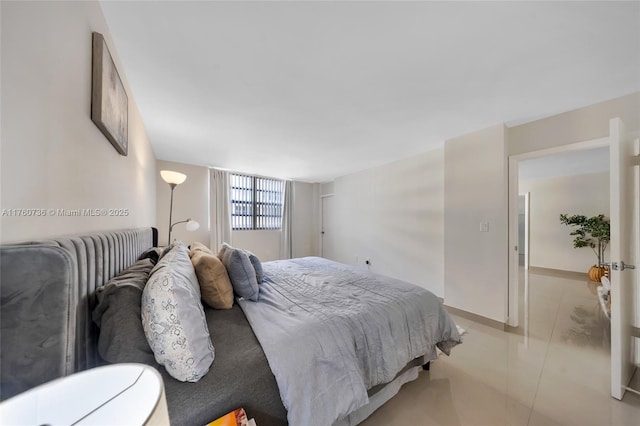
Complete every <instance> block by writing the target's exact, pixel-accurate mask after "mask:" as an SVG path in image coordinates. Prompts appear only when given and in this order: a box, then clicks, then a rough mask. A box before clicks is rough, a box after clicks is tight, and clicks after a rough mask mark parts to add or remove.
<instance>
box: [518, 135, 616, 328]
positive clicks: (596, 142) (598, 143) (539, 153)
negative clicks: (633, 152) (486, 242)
mask: <svg viewBox="0 0 640 426" xmlns="http://www.w3.org/2000/svg"><path fill="white" fill-rule="evenodd" d="M609 145H610V143H609V136H606V137H603V138H597V139H591V140H587V141H583V142H574V143H569V144H566V145H560V146H555V147H552V148H545V149H540V150H536V151H530V152H525V153H522V154H516V155H510V156H509V197H508V209H509V212H508V218H509V238H508V244H509V245H508V249H509V250H508V253H509V259H508V265H509V272H508V274H509V282H508V284H507V294H508V298H507V299H508V300H507V304H508V306H507V308H508V310H507V312H508V316H507V325H509V326H511V327H517V326H518V309H519V305H518V297H519V286H518V280H519V261H518V260H519V259H518V197H519V195H520V191H519V187H520V182H519V176H518V168H519V167H518V163H519V162H520V161H523V160H530V159H532V158H538V157H544V156H547V155H553V154H560V153H563V152H570V151H582V150H586V149H593V148H601V147H605V146H609ZM514 248H515V249H514ZM527 251H528V250H527Z"/></svg>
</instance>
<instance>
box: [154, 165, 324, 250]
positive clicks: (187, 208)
mask: <svg viewBox="0 0 640 426" xmlns="http://www.w3.org/2000/svg"><path fill="white" fill-rule="evenodd" d="M160 170H173V171H175V172H180V173H184V174H186V175H187V180H185V181H184V183H182V184H180V185H178V186H177V187H176V189H175V191H174V194H173V222H174V223H175V222H177V221H180V220H185V219H188V218H191V219H193V220H195V221H197V222H198V223H199V224H200V228H199V229H198V230H196V231H193V232H190V231H187V230H186V227H185V225H184V224H179V225H176V226H175V227H174V228H173V233H172V235H171V238H172V239H174V238H175V239H179V240H181V241H183V242H184V243H185V244H190V243H192V242H193V241H200V242H201V243H203V244H205V245H206V246H209V244H210V243H211V241H210V233H211V227H210V223H209V221H210V215H209V169H208V168H207V167H202V166H194V165H191V164H184V163H176V162H172V161H162V160H158V161H157V173H156V185H157V209H158V214H157V224H156V226H157V227H158V238H159V241H160V244H166V243H167V237H168V229H169V202H170V196H171V190H170V188H169V185H168V184H167V183H166V182H165V181H163V180H162V178H161V177H160ZM293 186H294V205H293V212H294V219H293V223H292V227H293V255H294V257H303V256H314V255H317V254H318V250H317V245H318V243H317V235H316V234H317V221H318V217H317V208H316V204H317V197H315V196H314V194H316V193H317V191H318V188H316V187H317V186H318V185H314V184H310V183H304V182H294V183H293ZM228 243H229V244H232V245H234V246H236V247H241V248H245V249H247V250H250V251H252V252H253V253H255V254H256V255H257V256H258V257H259V258H260V260H262V261H263V262H266V261H269V260H277V259H280V231H279V230H258V231H233V232H232V235H231V241H228Z"/></svg>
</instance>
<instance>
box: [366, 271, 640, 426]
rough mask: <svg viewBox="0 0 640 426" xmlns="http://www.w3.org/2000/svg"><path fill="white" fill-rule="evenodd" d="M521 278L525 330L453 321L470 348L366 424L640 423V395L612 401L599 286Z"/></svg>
mask: <svg viewBox="0 0 640 426" xmlns="http://www.w3.org/2000/svg"><path fill="white" fill-rule="evenodd" d="M525 277H526V278H527V279H526V280H525ZM521 278H522V279H521V280H520V295H521V296H520V297H521V305H520V324H521V326H520V327H518V328H517V329H514V330H512V331H500V330H497V329H495V328H492V327H489V326H486V325H483V324H480V323H478V322H474V321H470V320H467V319H464V318H460V317H458V316H454V320H455V321H456V323H457V324H458V325H460V326H462V327H463V328H465V329H466V330H467V334H466V335H464V336H463V340H464V343H463V344H462V345H460V346H458V347H456V348H454V350H453V353H452V356H451V357H446V356H444V355H442V356H441V357H440V359H438V360H436V361H435V362H433V363H432V364H431V371H429V372H421V373H420V377H419V378H418V380H416V381H414V382H412V383H408V384H407V385H405V386H404V387H403V388H402V389H401V390H400V392H399V394H398V396H397V397H396V398H394V399H392V400H391V401H390V402H388V403H387V404H386V405H384V406H383V407H381V408H380V409H379V410H378V411H377V412H375V413H374V414H373V415H372V416H371V417H370V418H369V419H367V420H366V421H365V422H364V423H362V424H363V425H365V426H377V425H387V426H388V425H473V426H483V425H487V426H497V425H518V426H519V425H532V426H533V425H536V426H537V425H541V426H542V425H544V426H552V425H580V426H587V425H594V426H604V425H624V426H626V425H628V426H637V425H638V424H640V396H638V395H635V394H632V393H631V392H627V393H626V395H625V397H624V400H623V401H622V402H620V401H616V400H615V399H613V398H611V397H610V396H609V389H610V382H609V380H610V379H609V375H610V374H609V370H610V354H609V353H610V349H609V345H610V343H609V342H610V333H609V320H608V319H607V318H606V317H605V316H604V315H603V314H602V312H601V310H600V306H599V304H598V300H597V297H596V296H595V288H594V287H593V283H591V285H590V284H588V282H587V279H586V276H585V279H575V278H563V277H561V276H553V275H550V274H542V273H532V272H529V273H528V274H527V275H525V273H524V271H523V270H521ZM525 285H526V286H525ZM526 288H528V292H525V289H526ZM525 296H526V301H527V302H528V308H527V309H525ZM638 376H640V374H636V377H634V382H635V384H634V385H633V386H634V387H635V388H636V389H640V385H639V384H640V377H638Z"/></svg>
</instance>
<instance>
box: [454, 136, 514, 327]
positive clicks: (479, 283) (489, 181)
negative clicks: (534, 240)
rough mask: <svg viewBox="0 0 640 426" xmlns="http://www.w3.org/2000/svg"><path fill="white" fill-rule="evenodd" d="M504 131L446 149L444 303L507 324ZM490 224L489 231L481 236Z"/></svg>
mask: <svg viewBox="0 0 640 426" xmlns="http://www.w3.org/2000/svg"><path fill="white" fill-rule="evenodd" d="M506 143H507V141H506V128H505V127H504V126H503V125H497V126H493V127H490V128H488V129H484V130H480V131H477V132H474V133H471V134H468V135H464V136H460V137H458V138H455V139H450V140H447V141H446V142H445V145H444V216H445V219H444V236H445V238H444V271H445V273H444V279H445V285H444V301H445V304H447V305H449V306H452V307H454V308H458V309H462V310H465V311H468V312H472V313H475V314H477V315H482V316H484V317H486V318H490V319H493V320H496V321H500V322H505V320H506V317H507V312H506V297H507V291H506V290H507V280H508V269H507V268H508V261H507V260H508V259H507V255H508V252H507V237H508V220H507V155H506V152H507V151H506V150H507V145H506ZM481 222H488V224H489V232H480V223H481Z"/></svg>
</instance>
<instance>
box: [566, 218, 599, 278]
mask: <svg viewBox="0 0 640 426" xmlns="http://www.w3.org/2000/svg"><path fill="white" fill-rule="evenodd" d="M560 223H562V224H564V225H567V226H575V227H576V229H574V230H573V231H571V233H570V234H569V235H572V236H575V237H576V238H575V239H574V240H573V247H575V248H580V247H590V248H591V250H593V252H594V253H595V255H596V256H597V257H598V264H597V266H599V265H600V264H601V263H603V262H604V251H605V250H606V249H607V245H608V244H609V240H610V234H611V227H610V224H609V219H607V218H605V217H604V215H603V214H599V215H598V216H593V217H589V218H587V217H586V216H583V215H577V214H576V215H573V216H567V215H566V214H561V215H560Z"/></svg>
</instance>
